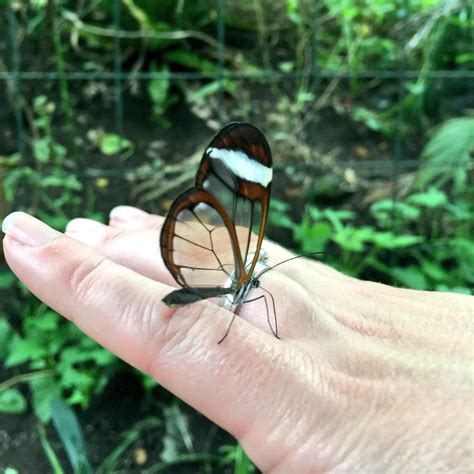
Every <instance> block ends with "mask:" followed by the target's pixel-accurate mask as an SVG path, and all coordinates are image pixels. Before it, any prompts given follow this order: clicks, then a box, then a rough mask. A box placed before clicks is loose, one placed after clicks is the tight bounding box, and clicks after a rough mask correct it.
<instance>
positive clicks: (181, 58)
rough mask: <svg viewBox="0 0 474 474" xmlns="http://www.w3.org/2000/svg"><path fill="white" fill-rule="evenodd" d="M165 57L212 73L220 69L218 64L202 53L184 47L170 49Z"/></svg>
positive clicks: (191, 67)
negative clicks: (186, 49)
mask: <svg viewBox="0 0 474 474" xmlns="http://www.w3.org/2000/svg"><path fill="white" fill-rule="evenodd" d="M165 59H166V60H167V61H168V62H171V63H176V64H181V66H185V67H188V68H189V69H195V70H197V71H201V72H208V73H210V72H215V71H217V70H218V67H217V66H216V64H214V63H212V62H210V61H208V60H207V59H206V58H205V56H203V55H202V54H198V53H195V52H192V51H185V50H183V49H179V50H173V51H169V52H168V53H166V54H165Z"/></svg>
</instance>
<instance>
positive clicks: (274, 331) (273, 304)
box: [260, 286, 280, 339]
mask: <svg viewBox="0 0 474 474" xmlns="http://www.w3.org/2000/svg"><path fill="white" fill-rule="evenodd" d="M260 289H262V290H263V291H264V292H265V293H267V294H268V295H269V296H270V298H271V300H272V309H273V321H274V323H275V330H273V327H272V325H271V323H270V312H269V311H268V304H267V299H266V298H265V306H266V307H267V321H268V325H269V326H270V329H271V330H272V333H273V335H274V336H275V337H276V338H277V339H280V337H279V336H278V321H277V313H276V307H275V298H273V295H272V294H271V293H270V292H269V291H268V290H266V289H265V288H263V286H260Z"/></svg>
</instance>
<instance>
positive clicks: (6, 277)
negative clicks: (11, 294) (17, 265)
mask: <svg viewBox="0 0 474 474" xmlns="http://www.w3.org/2000/svg"><path fill="white" fill-rule="evenodd" d="M16 281H17V278H16V276H15V274H14V273H13V272H11V271H10V270H3V271H1V272H0V290H7V289H8V288H10V287H11V286H13V285H14V284H15V282H16Z"/></svg>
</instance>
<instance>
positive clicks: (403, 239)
mask: <svg viewBox="0 0 474 474" xmlns="http://www.w3.org/2000/svg"><path fill="white" fill-rule="evenodd" d="M372 241H373V242H374V244H375V245H377V247H380V248H384V249H397V248H402V247H411V246H412V245H415V244H419V243H421V242H423V238H422V237H419V236H416V235H395V234H393V233H392V232H377V233H375V234H374V235H373V238H372Z"/></svg>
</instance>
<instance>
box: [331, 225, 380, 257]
mask: <svg viewBox="0 0 474 474" xmlns="http://www.w3.org/2000/svg"><path fill="white" fill-rule="evenodd" d="M373 236H374V229H373V228H372V227H369V226H362V227H359V228H356V227H351V226H348V227H344V228H343V229H341V230H340V231H339V232H337V233H336V235H334V236H333V237H332V240H333V241H334V242H335V243H336V244H338V245H339V246H340V247H342V248H344V249H346V250H349V251H351V252H362V251H363V250H364V249H365V245H364V244H365V243H366V242H368V241H370V240H372V238H373Z"/></svg>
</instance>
